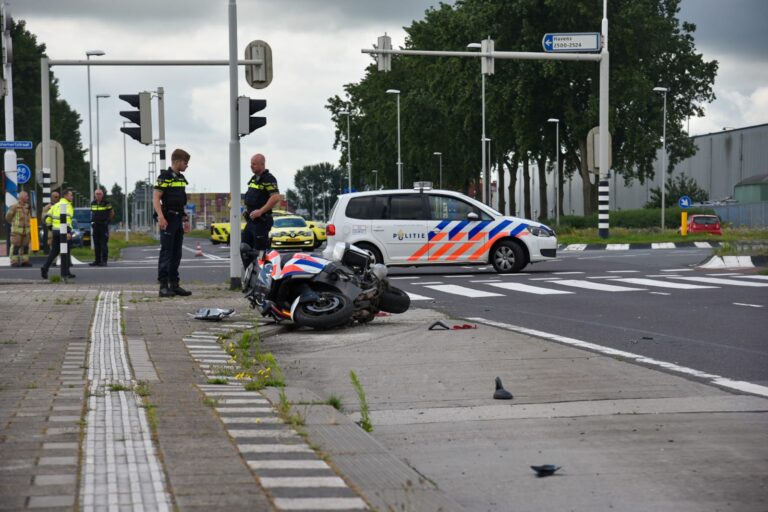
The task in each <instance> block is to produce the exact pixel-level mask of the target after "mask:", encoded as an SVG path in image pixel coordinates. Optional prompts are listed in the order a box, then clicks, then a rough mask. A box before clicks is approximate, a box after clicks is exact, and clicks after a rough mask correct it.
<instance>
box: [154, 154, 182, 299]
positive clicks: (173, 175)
mask: <svg viewBox="0 0 768 512" xmlns="http://www.w3.org/2000/svg"><path fill="white" fill-rule="evenodd" d="M188 165H189V153H187V152H186V151H184V150H183V149H175V150H174V151H173V153H172V154H171V166H170V167H169V168H168V169H167V170H165V171H163V172H161V173H160V175H159V176H158V177H157V182H156V183H155V192H154V194H153V196H152V206H153V207H154V210H155V215H157V224H158V227H159V228H160V258H159V260H158V262H157V280H158V281H160V293H159V295H160V297H173V296H174V295H182V296H187V295H192V292H190V291H187V290H185V289H184V288H182V287H181V286H179V263H181V250H182V249H181V248H182V244H183V242H184V207H185V206H186V204H187V192H186V186H187V180H186V179H185V178H184V176H183V175H182V173H183V172H184V171H186V170H187V166H188Z"/></svg>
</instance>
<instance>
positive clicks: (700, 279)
mask: <svg viewBox="0 0 768 512" xmlns="http://www.w3.org/2000/svg"><path fill="white" fill-rule="evenodd" d="M673 279H684V280H686V281H694V282H697V283H711V284H722V285H728V286H751V287H760V286H768V283H755V282H753V281H743V280H742V281H740V280H738V279H725V278H718V277H673Z"/></svg>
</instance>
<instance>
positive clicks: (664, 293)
mask: <svg viewBox="0 0 768 512" xmlns="http://www.w3.org/2000/svg"><path fill="white" fill-rule="evenodd" d="M648 293H650V294H651V295H672V294H671V293H667V292H648Z"/></svg>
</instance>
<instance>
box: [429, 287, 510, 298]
mask: <svg viewBox="0 0 768 512" xmlns="http://www.w3.org/2000/svg"><path fill="white" fill-rule="evenodd" d="M427 288H430V289H432V290H437V291H439V292H445V293H452V294H454V295H461V296H462V297H471V298H477V297H503V296H504V295H502V294H500V293H493V292H484V291H482V290H475V289H474V288H467V287H466V286H458V285H455V284H443V285H437V286H427Z"/></svg>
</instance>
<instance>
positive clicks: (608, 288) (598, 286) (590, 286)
mask: <svg viewBox="0 0 768 512" xmlns="http://www.w3.org/2000/svg"><path fill="white" fill-rule="evenodd" d="M552 284H561V285H563V286H572V287H574V288H584V289H587V290H598V291H601V292H634V291H642V290H643V288H630V287H628V286H617V285H615V284H605V283H598V282H595V281H576V280H574V279H563V280H562V281H552Z"/></svg>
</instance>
